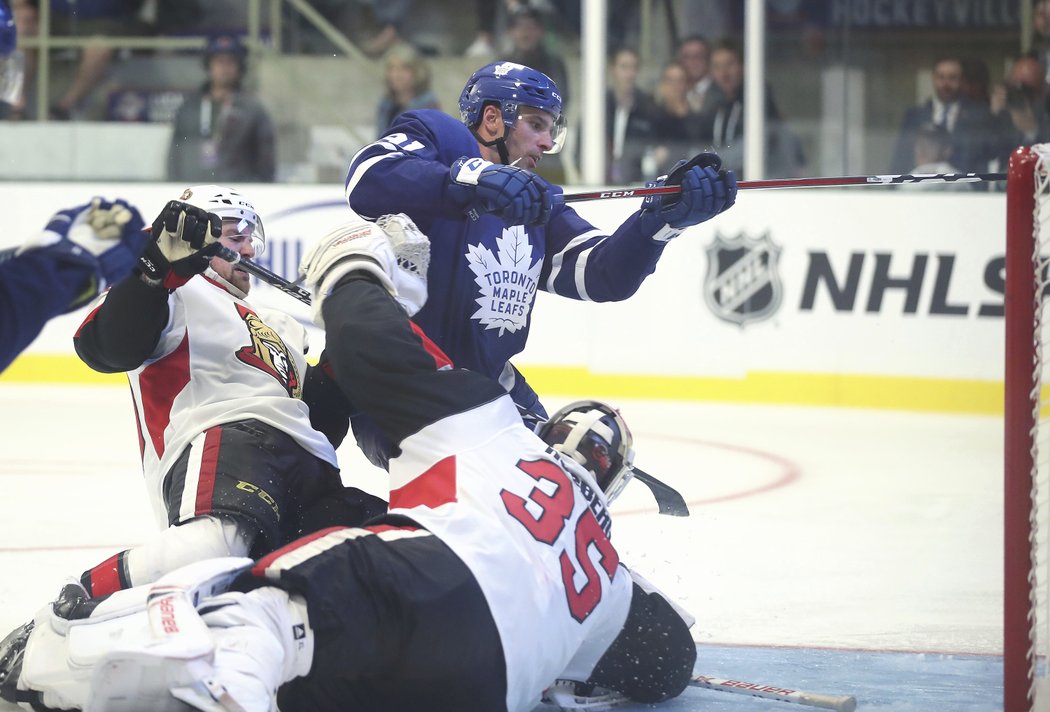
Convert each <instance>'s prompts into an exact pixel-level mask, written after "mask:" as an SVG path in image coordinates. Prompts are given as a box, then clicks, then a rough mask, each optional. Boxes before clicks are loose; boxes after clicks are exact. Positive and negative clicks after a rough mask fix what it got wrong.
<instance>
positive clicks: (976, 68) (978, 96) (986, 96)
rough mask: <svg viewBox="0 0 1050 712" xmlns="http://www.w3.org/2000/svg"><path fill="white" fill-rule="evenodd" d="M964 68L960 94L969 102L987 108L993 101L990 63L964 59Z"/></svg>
mask: <svg viewBox="0 0 1050 712" xmlns="http://www.w3.org/2000/svg"><path fill="white" fill-rule="evenodd" d="M962 68H963V73H962V87H961V88H960V90H959V92H960V94H961V95H962V97H963V98H964V99H966V100H968V101H972V102H973V103H975V104H979V105H980V106H984V107H987V106H988V105H989V103H990V101H991V92H992V81H991V75H990V74H989V72H988V63H987V62H985V61H984V60H983V59H981V58H979V57H964V58H963V60H962Z"/></svg>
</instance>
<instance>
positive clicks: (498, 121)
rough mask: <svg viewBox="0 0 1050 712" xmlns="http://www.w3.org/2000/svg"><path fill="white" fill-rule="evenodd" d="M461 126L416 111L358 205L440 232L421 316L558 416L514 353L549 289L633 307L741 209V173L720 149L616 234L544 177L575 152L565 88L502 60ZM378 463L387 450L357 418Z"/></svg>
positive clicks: (381, 153) (388, 139) (686, 167)
mask: <svg viewBox="0 0 1050 712" xmlns="http://www.w3.org/2000/svg"><path fill="white" fill-rule="evenodd" d="M459 108H460V114H461V120H459V121H457V120H456V119H454V118H453V117H451V116H449V115H448V114H445V113H443V112H441V111H437V110H421V111H410V112H407V113H405V114H402V115H401V116H400V117H398V118H397V119H396V120H395V121H394V123H393V124H391V126H390V128H389V129H388V131H387V133H386V135H385V136H383V137H382V138H380V139H379V140H378V141H376V142H375V143H372V144H369V145H368V146H365V147H364V148H363V149H362V150H361V151H359V152H358V153H357V155H355V156H354V158H353V160H352V161H351V164H350V168H349V172H348V175H347V180H346V198H347V201H348V202H349V204H350V207H351V208H352V209H353V210H354V211H355V212H356V213H358V214H359V215H361V216H363V217H365V218H368V219H375V218H377V217H379V216H381V215H384V214H387V213H399V212H400V213H406V214H407V215H408V216H409V217H411V218H412V220H414V221H415V223H416V224H417V225H418V226H419V227H420V229H421V230H422V231H423V232H424V233H425V234H427V235H428V236H429V237H430V241H431V245H432V247H431V250H432V257H431V265H430V270H429V274H428V278H429V286H428V290H429V294H428V300H427V303H426V306H425V307H424V308H423V309H422V310H421V311H420V312H419V313H418V314H417V315H416V316H415V321H416V322H417V323H418V324H419V325H420V326H421V327H422V328H423V330H424V331H426V333H427V334H428V335H429V336H430V337H431V338H432V339H433V340H434V341H435V342H436V343H437V344H438V345H439V346H440V347H441V348H442V349H443V350H444V351H445V352H446V353H447V354H448V355H449V357H450V358H452V360H453V361H454V362H455V363H457V364H458V365H459V366H461V367H465V368H469V369H472V370H475V371H480V372H481V373H484V374H485V375H487V376H489V377H491V378H495V379H498V381H499V382H500V384H501V385H503V387H504V388H506V389H507V390H508V391H509V392H510V394H511V396H512V397H513V399H514V401H515V402H516V403H517V404H518V405H519V406H520V407H521V408H522V409H524V410H527V411H531V412H535V413H538V414H540V415H545V411H544V409H543V406H542V405H541V404H540V402H539V398H538V397H537V395H536V393H535V392H534V391H533V389H532V388H531V387H530V386H529V384H528V383H527V382H526V381H525V379H524V378H523V377H522V375H521V374H520V373H519V372H518V371H517V370H516V369H515V368H514V366H513V365H512V364H511V363H510V359H511V358H513V357H514V356H515V355H516V354H518V353H520V352H521V351H522V350H523V349H524V347H525V341H526V339H527V337H528V333H529V325H530V320H531V315H532V305H533V302H534V301H535V298H536V291H537V290H540V289H542V290H544V291H547V292H551V293H553V294H558V295H560V296H564V297H569V298H570V299H580V300H586V301H595V302H605V301H620V300H623V299H627V298H628V297H630V296H631V295H632V294H634V293H635V292H636V291H637V289H638V287H639V286H640V285H641V283H642V281H643V280H645V278H646V277H647V276H649V275H650V274H652V272H653V271H654V270H655V269H656V263H657V261H658V260H659V259H660V255H661V254H662V253H663V251H664V248H665V247H666V246H667V243H668V242H669V241H670V240H671V239H673V238H675V237H677V236H678V235H679V234H681V232H682V230H684V229H685V228H687V227H689V226H691V225H696V224H698V223H701V222H704V221H705V220H709V219H710V218H713V217H714V216H716V215H718V214H719V213H721V212H723V211H725V210H727V209H728V208H729V207H731V206H732V205H733V203H734V201H735V199H736V178H735V177H734V175H733V172H732V171H723V170H720V165H721V161H720V159H719V158H718V156H716V155H714V154H701V155H700V156H697V157H696V158H695V159H693V160H692V161H689V162H684V163H682V164H680V165H679V166H677V167H676V169H675V170H672V171H671V173H670V174H669V175H668V176H666V177H664V178H663V179H661V180H659V181H657V183H656V184H660V185H663V184H667V185H672V184H681V186H682V192H681V194H678V195H673V196H661V197H654V198H650V199H647V200H646V202H645V203H643V204H642V206H641V209H640V210H638V211H637V212H635V213H634V214H633V215H631V216H630V217H628V218H627V220H625V221H624V223H623V224H622V225H620V227H619V228H618V229H616V230H615V231H614V232H613V233H612V234H606V233H605V232H604V231H602V230H600V229H598V228H596V227H595V226H593V225H591V224H590V223H588V222H587V221H586V220H584V219H583V218H582V217H580V216H579V215H578V214H577V213H576V211H575V210H573V209H572V208H571V207H569V206H567V205H566V204H565V203H564V201H563V200H561V189H560V188H559V187H557V186H554V185H551V184H550V183H548V182H547V181H545V180H544V179H542V178H540V177H539V176H537V175H536V174H534V173H533V172H532V171H533V169H535V167H536V165H537V164H538V163H539V162H540V160H541V158H542V157H543V155H544V154H546V153H556V152H558V151H559V150H560V149H561V148H562V145H563V142H564V136H565V125H564V119H563V116H562V100H561V96H560V95H559V92H558V87H557V86H556V85H555V84H554V82H553V81H552V80H551V79H550V78H549V77H548V76H547V75H545V74H543V73H542V72H538V71H536V70H533V69H530V68H529V67H526V66H523V65H520V64H515V63H512V62H495V63H492V64H489V65H486V66H485V67H482V68H481V69H479V70H478V71H476V72H474V74H473V75H472V76H471V77H470V80H469V81H468V82H467V84H466V86H465V87H464V89H463V92H462V94H461V95H460V99H459ZM354 431H355V434H356V435H357V438H358V443H359V444H360V445H361V447H362V449H363V450H364V451H365V453H366V454H367V455H368V456H369V458H370V459H371V460H372V461H373V462H375V463H376V464H385V460H386V457H385V455H386V454H387V453H386V450H387V449H388V446H387V445H385V444H382V443H380V442H378V441H377V440H376V439H375V429H374V428H372V427H370V426H369V425H368V424H367V423H365V422H364V421H363V420H361V419H356V420H355V422H354Z"/></svg>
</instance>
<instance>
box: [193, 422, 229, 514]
mask: <svg viewBox="0 0 1050 712" xmlns="http://www.w3.org/2000/svg"><path fill="white" fill-rule="evenodd" d="M221 442H222V426H217V427H214V428H209V429H208V430H207V431H205V433H204V448H203V449H202V450H201V469H200V472H199V473H198V476H197V499H196V502H195V503H194V507H193V513H194V514H195V515H201V514H209V513H211V510H212V506H211V499H212V495H214V494H215V471H216V470H217V469H218V466H219V446H220V444H221Z"/></svg>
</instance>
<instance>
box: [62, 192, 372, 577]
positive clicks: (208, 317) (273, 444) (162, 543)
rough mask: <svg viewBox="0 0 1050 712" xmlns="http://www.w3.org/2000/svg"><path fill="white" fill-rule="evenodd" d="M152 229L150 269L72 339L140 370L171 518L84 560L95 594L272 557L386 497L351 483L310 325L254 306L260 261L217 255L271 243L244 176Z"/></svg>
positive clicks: (134, 374) (193, 195)
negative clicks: (225, 561)
mask: <svg viewBox="0 0 1050 712" xmlns="http://www.w3.org/2000/svg"><path fill="white" fill-rule="evenodd" d="M152 231H153V235H152V238H153V239H152V241H151V242H150V243H149V244H148V245H147V247H146V251H145V253H144V254H143V256H142V258H141V259H140V261H139V265H138V268H137V270H136V272H135V273H134V274H132V275H130V276H129V277H127V278H125V279H124V280H123V281H121V282H118V283H117V284H116V285H114V286H113V288H112V289H111V290H110V291H109V292H108V293H107V294H105V295H103V297H102V298H101V299H100V301H99V303H98V304H97V305H96V306H95V307H94V308H93V309H92V310H91V312H90V313H89V314H88V316H87V317H86V318H85V320H84V323H83V324H82V325H81V326H80V328H79V330H78V331H77V334H76V337H75V339H74V344H75V346H76V350H77V354H78V355H79V356H80V357H81V359H82V360H83V361H84V362H85V363H86V364H87V365H89V366H90V367H91V368H93V369H95V370H96V371H101V372H103V373H116V372H126V373H127V377H128V381H129V383H130V385H131V394H132V398H133V401H134V406H135V416H136V421H137V425H138V432H139V447H140V450H141V454H142V469H143V474H144V476H145V479H146V490H147V493H148V494H149V496H150V499H151V503H152V505H153V509H154V513H155V515H156V517H157V520H158V523H159V524H160V525H161V526H162V527H170V528H167V529H166V531H164V532H163V533H161V534H160V535H159V536H158V537H156V538H155V539H154V540H153V541H150V542H148V543H147V544H145V545H143V546H140V547H136V548H133V549H130V550H127V551H123V552H120V553H119V554H117V555H115V556H113V557H111V558H109V559H107V560H106V561H105V562H103V563H102V564H99V565H98V566H96V567H94V568H92V569H90V570H88V571H86V572H85V573H84V575H83V576H82V577H81V583H82V584H83V586H84V587H85V589H86V590H87V592H88V594H90V595H93V596H99V595H104V594H107V593H112V592H113V591H115V590H118V589H122V588H128V587H130V586H134V585H138V584H142V583H149V582H152V581H155V580H156V579H157V578H158V577H159V576H160V575H161V574H164V573H166V572H168V571H171V570H173V569H175V568H178V567H179V566H183V565H185V564H187V563H190V562H192V561H196V560H199V559H204V558H209V557H215V556H229V555H233V556H261V555H262V554H265V553H267V552H269V551H272V550H273V549H275V548H277V547H278V546H281V545H283V544H286V543H288V542H289V541H291V540H293V539H295V538H297V537H298V536H300V535H301V534H303V533H306V532H309V531H313V530H315V529H316V528H319V527H322V526H327V525H329V524H332V523H340V524H360V523H362V522H363V521H364V520H365V519H367V518H368V517H370V516H373V515H375V514H379V513H381V512H382V511H383V509H384V506H383V505H384V503H383V502H382V501H381V500H379V499H378V498H375V497H372V496H371V495H367V494H365V493H364V492H361V491H360V490H357V489H353V488H346V489H344V487H343V485H342V481H341V479H340V476H339V471H338V469H337V463H336V455H335V447H337V446H338V444H339V441H341V439H342V438H343V436H344V435H345V434H346V431H347V428H348V408H349V405H348V404H346V402H345V399H343V398H342V396H341V395H340V394H339V390H338V388H337V387H336V385H335V384H334V383H333V382H332V381H331V380H330V379H329V378H328V376H327V375H326V374H325V372H324V365H325V359H324V358H323V356H322V363H321V366H320V367H311V366H308V365H307V363H306V356H305V353H306V348H307V342H306V330H305V329H304V328H303V326H302V325H301V324H299V323H298V322H296V321H295V319H294V318H293V317H292V316H290V315H289V314H286V313H284V312H280V311H276V310H266V309H260V308H258V307H256V306H253V305H252V304H251V303H250V302H248V301H247V297H248V291H249V289H250V284H251V283H250V281H249V275H248V273H247V272H246V271H245V270H244V269H243V268H241V267H240V266H238V265H236V264H231V263H230V262H228V261H226V260H224V259H222V258H220V257H216V256H214V255H215V254H216V252H217V251H218V250H219V249H220V248H221V247H225V248H227V249H228V250H232V251H233V252H236V253H237V254H239V255H240V256H241V257H249V258H250V257H253V256H254V255H255V253H256V250H257V249H261V247H262V246H263V245H264V240H265V233H264V229H263V222H262V219H261V218H260V217H259V215H258V213H257V212H256V210H255V207H254V205H253V204H252V203H251V202H250V201H249V200H248V199H247V198H246V197H245V196H244V195H243V194H241V193H240V192H238V191H236V190H234V189H231V188H227V187H222V186H217V185H201V186H194V187H191V188H187V189H185V190H184V191H182V193H181V194H180V196H179V200H173V201H170V202H169V203H168V204H167V206H166V207H165V208H164V210H163V211H162V212H161V214H160V216H159V217H158V218H157V220H156V221H155V222H154V223H153V228H152ZM321 431H323V432H321Z"/></svg>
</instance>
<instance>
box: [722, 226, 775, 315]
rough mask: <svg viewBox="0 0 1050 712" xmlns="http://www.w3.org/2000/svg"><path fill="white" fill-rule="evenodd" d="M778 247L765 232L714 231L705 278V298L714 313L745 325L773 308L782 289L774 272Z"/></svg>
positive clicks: (769, 312)
mask: <svg viewBox="0 0 1050 712" xmlns="http://www.w3.org/2000/svg"><path fill="white" fill-rule="evenodd" d="M780 249H781V248H780V247H778V246H777V245H774V244H773V240H772V239H771V238H770V236H769V233H768V232H767V233H765V234H764V235H762V236H761V237H758V238H751V237H748V236H747V235H745V234H743V233H741V234H739V235H737V236H736V237H732V238H726V237H724V236H723V235H722V234H721V233H716V234H715V239H714V242H712V243H711V244H710V245H708V246H707V276H706V277H705V278H704V301H706V302H707V306H708V307H709V308H710V309H711V311H712V312H713V313H714V315H715V316H717V317H718V318H719V319H722V320H723V321H728V322H731V323H733V324H739V325H740V326H744V325H745V324H747V323H748V322H749V321H761V320H763V319H768V318H769V317H770V316H772V315H773V314H774V313H775V312H776V310H777V309H778V308H779V307H780V302H781V300H782V299H783V291H784V290H783V287H782V285H781V282H780V275H779V274H778V272H777V268H778V265H777V262H778V260H779V258H780Z"/></svg>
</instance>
